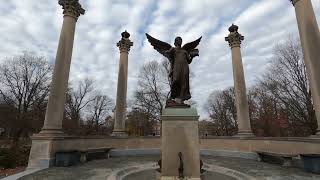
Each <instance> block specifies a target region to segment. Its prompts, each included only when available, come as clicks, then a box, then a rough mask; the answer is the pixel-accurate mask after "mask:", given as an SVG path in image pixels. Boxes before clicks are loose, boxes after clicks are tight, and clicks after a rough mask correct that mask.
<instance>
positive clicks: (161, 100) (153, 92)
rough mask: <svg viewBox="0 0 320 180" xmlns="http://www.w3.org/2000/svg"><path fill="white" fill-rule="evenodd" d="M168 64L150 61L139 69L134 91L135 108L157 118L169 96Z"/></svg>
mask: <svg viewBox="0 0 320 180" xmlns="http://www.w3.org/2000/svg"><path fill="white" fill-rule="evenodd" d="M168 66H169V64H168V63H166V62H163V63H162V64H159V63H158V62H157V61H151V62H148V63H147V64H145V65H144V66H143V67H142V69H141V70H140V75H139V81H138V88H137V91H136V93H135V105H134V106H135V108H140V109H142V110H144V111H145V112H146V113H149V114H152V115H153V116H154V117H153V118H155V119H157V120H159V119H160V114H161V112H162V110H163V108H164V105H165V102H166V100H167V98H168V97H169V91H170V81H169V78H168V73H169V67H168Z"/></svg>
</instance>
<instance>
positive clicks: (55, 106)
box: [40, 0, 85, 134]
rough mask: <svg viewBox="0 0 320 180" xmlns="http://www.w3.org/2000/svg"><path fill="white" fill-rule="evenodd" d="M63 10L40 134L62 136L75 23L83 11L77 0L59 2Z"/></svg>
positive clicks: (60, 0)
mask: <svg viewBox="0 0 320 180" xmlns="http://www.w3.org/2000/svg"><path fill="white" fill-rule="evenodd" d="M59 4H60V5H61V6H62V8H63V10H64V11H63V14H64V17H63V24H62V29H61V34H60V40H59V45H58V50H57V55H56V61H55V66H54V72H53V77H52V82H51V89H50V95H49V101H48V105H47V110H46V116H45V121H44V125H43V128H42V131H41V132H40V134H62V133H63V131H62V119H63V113H64V104H65V100H66V92H67V87H68V79H69V71H70V63H71V57H72V48H73V41H74V33H75V27H76V22H77V20H78V17H79V16H80V15H81V14H84V13H85V10H84V9H83V8H82V7H81V5H80V3H79V1H78V0H59Z"/></svg>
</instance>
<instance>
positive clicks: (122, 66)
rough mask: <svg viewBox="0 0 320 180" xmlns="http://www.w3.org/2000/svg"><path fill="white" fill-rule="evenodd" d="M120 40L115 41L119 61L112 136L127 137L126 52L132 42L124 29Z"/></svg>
mask: <svg viewBox="0 0 320 180" xmlns="http://www.w3.org/2000/svg"><path fill="white" fill-rule="evenodd" d="M121 36H122V38H121V40H120V41H119V42H118V43H117V46H118V47H119V50H120V62H119V73H118V87H117V100H116V112H115V121H114V128H113V132H112V136H116V137H127V133H126V131H125V115H126V108H127V81H128V54H129V51H130V47H131V46H133V42H131V41H130V39H129V37H130V34H129V33H128V32H127V31H125V32H123V33H121Z"/></svg>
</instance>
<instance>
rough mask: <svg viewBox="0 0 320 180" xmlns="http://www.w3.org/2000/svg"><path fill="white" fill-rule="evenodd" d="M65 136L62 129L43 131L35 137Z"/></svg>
mask: <svg viewBox="0 0 320 180" xmlns="http://www.w3.org/2000/svg"><path fill="white" fill-rule="evenodd" d="M61 136H65V133H64V132H63V130H62V129H42V130H41V131H40V132H39V134H36V135H34V137H61Z"/></svg>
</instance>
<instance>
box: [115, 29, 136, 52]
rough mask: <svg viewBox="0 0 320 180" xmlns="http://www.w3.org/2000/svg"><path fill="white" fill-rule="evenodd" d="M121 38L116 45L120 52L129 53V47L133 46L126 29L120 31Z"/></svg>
mask: <svg viewBox="0 0 320 180" xmlns="http://www.w3.org/2000/svg"><path fill="white" fill-rule="evenodd" d="M121 36H122V38H121V40H120V41H119V42H118V43H117V47H119V50H120V52H126V53H129V51H130V47H131V46H133V42H131V41H130V39H129V37H130V34H129V33H128V32H127V31H124V32H122V33H121Z"/></svg>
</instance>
